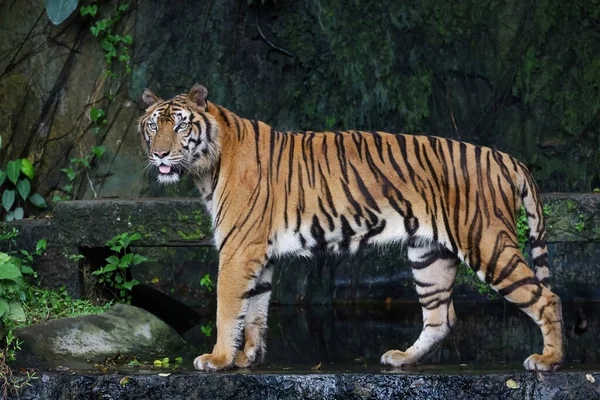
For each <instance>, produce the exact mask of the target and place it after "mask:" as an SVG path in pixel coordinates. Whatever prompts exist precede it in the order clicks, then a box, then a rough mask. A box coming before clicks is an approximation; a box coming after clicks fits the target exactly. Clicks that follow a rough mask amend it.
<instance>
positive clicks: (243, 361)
mask: <svg viewBox="0 0 600 400" xmlns="http://www.w3.org/2000/svg"><path fill="white" fill-rule="evenodd" d="M272 278H273V264H268V265H267V266H266V267H265V268H263V270H262V271H261V273H260V275H259V277H258V278H257V280H256V285H255V287H254V290H253V291H251V292H250V293H248V297H249V300H250V303H249V304H248V312H247V313H246V319H245V321H244V336H245V339H246V342H245V343H244V350H238V352H237V355H236V357H235V365H236V367H240V368H247V367H253V366H257V365H259V364H261V363H262V362H263V360H264V358H265V354H266V352H267V345H266V333H267V317H268V314H269V301H270V300H271V279H272Z"/></svg>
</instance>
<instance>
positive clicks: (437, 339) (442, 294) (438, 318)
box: [381, 243, 459, 367]
mask: <svg viewBox="0 0 600 400" xmlns="http://www.w3.org/2000/svg"><path fill="white" fill-rule="evenodd" d="M408 259H409V260H410V261H411V263H412V271H413V276H414V278H415V284H416V288H417V294H418V296H419V303H420V304H421V308H422V311H423V330H422V331H421V334H420V335H419V338H418V339H417V341H416V342H415V343H414V344H413V345H412V346H411V347H409V348H408V349H407V350H406V351H400V350H390V351H388V352H387V353H385V354H384V355H383V356H381V363H382V364H387V365H392V366H395V367H400V366H403V365H410V364H416V363H417V362H418V361H419V360H421V359H422V358H423V357H425V356H426V355H427V354H429V353H431V352H432V351H434V350H435V349H436V348H437V347H438V346H439V345H440V344H441V343H442V341H443V340H444V339H445V338H446V336H448V334H449V333H450V331H451V329H452V327H454V325H455V324H456V314H455V312H454V305H453V303H452V299H451V297H450V296H451V295H452V286H453V284H454V278H455V277H456V268H457V266H458V262H459V259H458V257H456V255H454V254H452V253H451V252H450V251H448V250H446V249H445V248H443V247H441V246H439V245H437V244H433V243H432V244H426V245H424V246H420V247H413V246H409V248H408Z"/></svg>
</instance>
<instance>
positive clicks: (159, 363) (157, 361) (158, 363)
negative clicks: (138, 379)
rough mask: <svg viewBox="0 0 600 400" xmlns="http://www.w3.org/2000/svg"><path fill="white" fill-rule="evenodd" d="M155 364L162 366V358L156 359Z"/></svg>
mask: <svg viewBox="0 0 600 400" xmlns="http://www.w3.org/2000/svg"><path fill="white" fill-rule="evenodd" d="M154 366H155V367H162V361H160V360H154Z"/></svg>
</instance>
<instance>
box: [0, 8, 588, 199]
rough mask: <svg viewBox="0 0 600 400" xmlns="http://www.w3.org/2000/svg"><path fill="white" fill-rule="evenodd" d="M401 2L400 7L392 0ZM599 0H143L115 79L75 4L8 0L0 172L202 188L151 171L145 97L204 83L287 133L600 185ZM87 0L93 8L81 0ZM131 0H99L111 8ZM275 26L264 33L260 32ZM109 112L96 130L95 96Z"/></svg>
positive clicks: (551, 183)
mask: <svg viewBox="0 0 600 400" xmlns="http://www.w3.org/2000/svg"><path fill="white" fill-rule="evenodd" d="M386 3H387V4H386ZM599 3H600V2H599V1H597V0H594V1H582V0H579V1H573V2H564V1H557V0H541V1H540V0H536V1H534V0H529V1H522V0H508V1H497V0H484V1H479V0H477V1H475V0H467V1H437V0H435V1H433V0H424V1H402V2H381V1H379V2H376V1H361V0H352V1H346V0H305V1H304V0H303V1H299V0H298V1H294V0H277V1H272V0H267V1H264V2H262V1H261V0H250V1H246V0H241V1H234V0H209V1H192V0H187V1H166V0H165V1H157V0H153V1H133V2H131V3H129V5H130V7H129V9H128V11H127V12H125V14H124V15H123V17H122V18H121V19H120V20H119V21H118V22H116V23H115V24H114V25H113V26H112V27H111V30H112V33H113V34H120V35H126V34H129V35H131V36H132V38H133V43H132V44H131V46H130V54H131V67H132V70H131V73H129V74H127V73H126V71H125V67H124V63H118V62H115V63H114V65H113V66H112V69H111V70H112V71H113V72H114V73H115V75H116V76H115V77H114V78H108V79H106V78H105V72H106V65H105V63H104V50H103V49H102V47H101V46H102V44H101V37H102V35H99V36H98V37H95V36H94V35H92V33H91V32H90V29H89V28H90V26H92V24H93V23H94V20H92V19H90V18H89V17H82V16H81V15H80V14H79V11H76V12H75V13H73V15H71V17H70V18H69V19H67V20H66V21H65V22H63V23H62V24H61V25H59V26H54V25H52V23H51V22H50V21H49V20H48V17H47V15H46V11H45V8H44V2H42V1H37V0H36V1H33V0H14V1H1V2H0V32H1V33H2V34H1V35H0V135H1V136H2V143H3V144H2V149H0V168H4V167H5V165H6V162H7V161H8V160H11V159H15V158H18V157H27V158H29V160H30V161H31V162H32V163H33V164H34V166H35V168H36V179H35V182H34V186H35V189H36V190H37V191H39V192H40V193H41V194H43V195H45V196H46V198H47V200H51V199H52V197H53V196H54V195H55V194H58V195H61V196H64V195H65V192H64V187H65V185H67V183H68V180H67V176H66V174H65V173H64V172H61V171H60V169H61V168H66V167H68V165H69V159H70V158H73V157H84V156H85V155H87V154H89V153H90V148H91V146H93V145H103V146H105V147H106V149H107V150H106V153H105V154H104V156H103V157H102V158H101V159H99V160H96V161H94V163H93V167H92V168H91V169H90V170H85V169H84V168H81V167H80V169H79V174H78V176H77V179H76V180H75V186H74V191H73V195H72V198H93V197H98V198H102V197H144V196H146V197H147V196H158V195H193V194H195V191H194V189H193V185H192V184H191V182H184V183H183V184H182V185H179V186H177V187H168V188H159V187H157V186H156V185H155V184H154V183H153V177H152V174H151V173H150V174H143V173H142V166H143V162H144V159H145V156H144V153H143V150H142V147H141V145H140V139H139V138H138V135H137V133H136V120H137V118H138V117H139V116H140V115H141V112H142V109H141V106H140V102H139V100H138V99H139V95H140V93H141V91H142V89H143V88H144V87H149V88H151V89H152V90H153V91H155V92H156V93H158V94H160V95H162V96H163V97H169V96H171V95H174V94H176V93H180V92H185V91H187V90H188V89H189V88H190V86H191V85H192V84H193V83H194V82H201V83H203V84H204V85H205V86H207V88H208V90H209V93H210V94H209V99H210V100H212V101H214V102H216V103H219V104H221V105H224V106H225V107H228V108H229V109H230V110H232V111H234V112H236V113H237V114H239V115H240V116H243V117H247V118H256V119H261V120H263V121H265V122H267V123H269V124H271V125H273V126H274V127H276V128H277V129H280V130H304V129H311V130H321V129H378V130H386V131H390V132H411V133H427V134H433V135H439V136H444V137H450V138H455V139H462V140H465V141H469V142H472V143H476V144H482V145H487V146H492V147H496V148H498V149H500V150H502V151H505V152H508V153H510V154H512V155H514V156H516V157H517V158H519V159H521V160H522V161H524V162H525V163H526V164H527V165H528V166H529V167H530V168H531V169H532V170H533V172H534V175H535V177H536V178H537V179H538V181H539V183H540V185H541V188H542V190H543V191H591V190H592V189H593V188H596V187H599V186H600V135H599V131H600V5H599ZM81 4H84V5H85V4H86V3H85V2H84V3H81ZM119 4H125V3H118V2H116V1H103V2H101V3H100V4H99V12H98V16H97V17H96V19H97V20H100V19H103V18H107V17H109V16H114V15H115V13H116V10H117V7H118V6H119ZM261 32H262V34H261ZM92 106H93V107H96V108H102V109H103V110H104V111H105V113H106V123H105V124H101V126H100V128H101V129H99V130H98V133H94V128H95V127H97V126H96V124H94V123H93V122H92V121H91V120H90V117H89V110H90V107H92Z"/></svg>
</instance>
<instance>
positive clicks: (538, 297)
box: [140, 85, 563, 370]
mask: <svg viewBox="0 0 600 400" xmlns="http://www.w3.org/2000/svg"><path fill="white" fill-rule="evenodd" d="M206 96H207V91H206V89H205V88H204V87H202V86H201V85H195V86H194V87H193V88H192V90H191V91H190V93H189V94H187V95H185V94H182V95H179V96H177V97H175V98H174V99H171V100H169V101H163V100H161V99H159V98H158V97H156V96H155V95H154V94H152V93H151V92H150V91H149V90H147V89H146V90H145V91H144V95H143V100H144V102H146V104H147V105H148V109H147V110H146V114H145V115H144V116H143V117H142V118H141V119H140V131H141V133H142V137H143V141H144V144H145V146H146V147H147V148H148V150H149V156H150V158H149V161H150V163H152V164H153V165H154V166H156V167H157V168H159V169H160V171H161V173H159V176H158V179H159V181H161V182H163V183H173V182H176V181H177V180H178V179H179V177H180V176H181V174H182V173H189V174H191V175H192V177H193V178H194V180H195V182H196V184H197V186H198V188H199V190H200V193H201V195H202V198H203V199H204V201H205V203H206V208H207V211H208V212H209V213H210V215H211V217H212V221H213V229H214V237H215V245H216V246H217V248H218V249H219V253H220V265H219V277H218V284H217V299H218V308H217V331H218V333H217V343H216V345H215V347H214V349H213V352H212V353H211V354H205V355H203V356H200V357H198V358H197V359H196V360H195V362H194V364H195V366H196V368H198V369H201V370H221V369H226V368H230V367H232V366H233V365H234V364H235V365H237V366H239V367H247V366H252V365H256V364H258V363H260V362H261V361H262V359H263V357H264V354H265V350H266V349H265V341H264V336H265V332H266V320H267V311H268V303H269V297H270V289H271V277H272V267H271V265H270V264H269V261H270V260H272V259H274V258H276V257H278V256H280V255H283V254H300V255H312V254H314V253H316V252H319V251H331V252H346V251H348V252H354V251H357V250H358V249H360V248H361V247H363V246H365V245H371V244H385V243H390V242H392V243H393V242H396V243H405V244H407V246H408V255H409V259H410V260H411V262H412V267H413V274H414V276H415V280H416V286H417V293H418V295H419V300H420V302H421V305H422V308H423V319H424V327H423V331H422V332H421V335H420V336H419V338H418V339H417V341H416V342H415V344H414V345H413V346H411V347H410V348H409V349H407V350H406V351H398V350H393V351H389V352H387V353H386V354H384V355H383V356H382V360H381V361H382V362H383V363H385V364H390V365H394V366H401V365H404V364H413V363H416V362H418V361H419V360H420V359H421V358H422V357H424V356H425V355H426V354H428V353H429V352H431V351H432V350H433V349H434V348H435V347H436V346H438V345H439V344H440V342H441V341H442V340H443V339H444V338H445V337H446V336H447V334H448V333H449V331H450V329H451V328H452V326H453V325H454V324H455V322H456V314H455V313H454V306H453V304H452V300H451V293H452V284H453V281H454V277H455V274H456V266H457V264H458V262H459V260H462V261H464V262H465V263H466V264H467V265H468V266H469V267H471V268H472V269H473V270H475V271H476V272H477V275H478V276H479V277H480V278H481V279H482V280H484V281H485V282H487V283H489V284H490V285H491V286H492V287H493V288H494V289H495V290H497V291H498V292H499V293H500V294H501V295H503V296H504V297H505V298H506V299H507V300H508V301H510V302H512V303H515V304H516V305H517V306H519V307H521V308H522V309H523V310H524V311H525V312H526V313H527V314H528V315H529V316H530V317H531V318H532V319H533V320H534V321H535V322H536V323H537V324H538V325H539V326H540V328H541V330H542V334H543V337H544V349H543V354H542V355H539V354H534V355H532V356H530V357H529V358H528V359H527V360H526V361H525V367H526V368H527V369H533V370H553V369H556V368H557V367H558V366H559V365H560V364H561V363H562V358H563V324H562V313H561V306H560V299H559V298H558V297H557V296H556V295H555V294H553V293H552V292H551V291H550V288H549V286H548V267H547V250H546V228H545V225H544V220H543V213H542V205H541V201H540V196H539V193H538V190H537V187H536V185H535V182H534V181H533V178H532V177H531V174H530V173H529V172H528V171H527V169H526V168H525V166H524V165H523V164H521V163H520V162H518V161H516V160H515V159H513V158H512V157H510V156H508V155H507V154H504V153H501V152H498V151H496V150H492V149H490V148H486V147H479V146H473V145H470V144H467V143H462V142H458V141H454V140H449V139H444V138H438V137H430V136H413V135H392V134H388V133H383V132H362V131H347V132H279V131H276V130H274V129H273V128H271V127H270V126H269V125H267V124H265V123H263V122H260V121H252V120H247V119H243V118H240V117H238V116H237V115H235V114H233V113H231V112H230V111H228V110H226V109H225V108H223V107H221V106H218V105H216V104H213V103H210V102H208V101H207V100H206ZM521 204H523V205H524V206H525V209H526V211H527V213H528V222H529V226H530V229H531V240H532V247H533V255H534V264H535V266H536V274H534V272H533V271H532V270H531V269H530V268H529V267H528V266H527V264H526V262H525V260H524V258H523V256H522V254H521V252H520V250H519V245H518V242H517V236H516V227H515V215H516V212H517V210H519V208H520V207H521ZM242 335H244V336H245V346H244V350H243V351H239V352H236V346H237V343H238V341H239V340H240V339H241V337H242Z"/></svg>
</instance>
